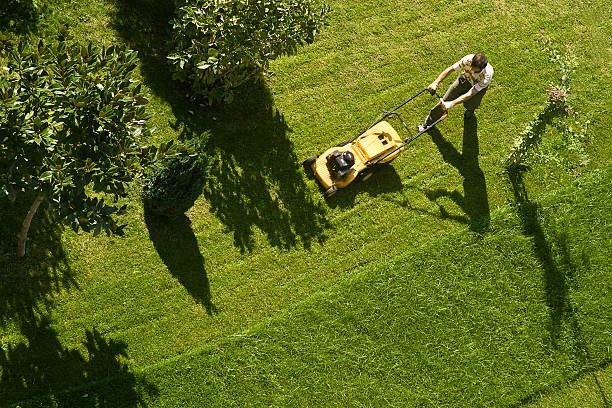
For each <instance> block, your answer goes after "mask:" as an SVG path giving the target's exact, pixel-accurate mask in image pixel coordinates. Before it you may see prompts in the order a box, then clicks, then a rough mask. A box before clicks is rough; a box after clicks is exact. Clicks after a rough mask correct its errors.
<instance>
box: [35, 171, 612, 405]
mask: <svg viewBox="0 0 612 408" xmlns="http://www.w3.org/2000/svg"><path fill="white" fill-rule="evenodd" d="M610 180H612V168H608V170H607V171H605V172H600V173H597V174H595V175H594V176H592V177H588V178H586V179H583V180H582V181H581V182H580V183H577V184H575V185H573V186H571V187H570V188H568V189H566V190H565V191H563V192H561V193H559V194H555V195H551V196H549V197H547V198H546V199H545V200H544V201H543V203H542V204H541V207H540V213H539V217H538V218H537V219H535V220H533V221H534V222H535V223H536V224H538V225H540V227H541V229H542V231H546V233H544V236H543V237H538V236H537V234H535V236H534V235H532V234H529V233H526V232H525V231H524V229H523V222H522V220H521V218H520V217H519V216H518V215H517V214H516V212H514V211H511V210H510V209H505V210H503V211H499V212H497V213H496V214H495V217H494V219H493V222H492V225H493V232H492V233H491V234H489V235H487V236H486V237H484V238H478V237H475V236H474V235H472V234H470V233H468V232H467V231H458V232H456V233H454V234H450V235H447V236H444V237H441V238H439V239H436V240H434V241H432V242H430V243H428V244H426V245H424V246H422V247H421V248H418V249H416V250H414V251H412V252H410V253H408V254H405V255H402V256H399V257H397V258H395V259H393V260H391V261H390V262H388V263H387V264H386V265H384V266H382V267H380V266H371V267H365V268H362V269H361V270H359V271H357V272H356V273H355V274H354V275H353V276H352V277H351V278H350V279H347V280H345V281H343V282H341V283H339V284H337V285H335V286H333V287H331V288H328V289H327V290H325V291H322V292H319V293H317V294H315V295H313V296H311V297H310V298H308V299H306V300H305V301H303V302H300V303H299V304H298V305H296V306H295V307H291V308H288V309H286V310H285V311H284V312H283V313H281V314H279V315H278V316H276V317H274V318H272V319H270V320H268V321H266V322H264V323H262V324H259V325H257V326H255V327H254V328H252V329H251V330H249V331H247V332H244V333H241V334H238V335H235V336H229V337H228V338H226V339H224V340H222V341H220V342H213V343H212V344H209V345H206V346H204V347H201V348H199V349H198V350H195V351H194V352H193V353H189V354H187V355H185V356H182V357H179V358H175V359H170V360H168V361H166V362H163V363H161V364H158V365H155V366H153V367H147V368H146V369H144V370H138V375H137V378H138V379H137V381H138V382H139V388H140V389H142V390H149V391H148V392H143V393H142V394H141V397H142V398H143V402H144V403H152V404H155V405H159V406H177V407H178V406H185V405H192V406H201V405H209V406H244V405H254V406H262V405H265V406H278V405H292V406H317V405H326V406H329V405H333V406H363V405H366V406H380V405H391V406H439V405H443V406H512V405H516V404H518V403H521V402H529V401H531V400H533V399H534V395H536V393H540V392H543V391H545V390H548V389H549V388H550V387H551V386H554V385H555V384H559V383H562V382H564V381H565V379H566V378H567V376H568V373H580V372H583V371H585V370H590V369H592V368H597V367H599V366H600V365H601V364H604V365H606V364H609V362H610V343H609V338H610V330H609V321H610V319H611V318H612V315H611V314H610V312H609V311H607V310H602V308H601V305H602V304H605V303H606V302H607V301H608V300H609V293H610V289H612V288H611V287H610V284H609V282H610V276H611V274H612V268H610V266H609V263H608V251H607V249H606V248H607V247H608V246H609V241H610V236H611V232H612V231H611V230H610V227H611V226H612V223H610V214H612V212H611V211H610V210H611V208H610V203H611V201H610V200H609V198H610V193H609V191H608V188H607V186H608V185H609V183H610ZM598 223H600V224H599V225H597V224H598ZM594 226H597V228H594ZM542 240H543V241H544V242H545V245H546V248H542V247H540V246H539V245H540V244H541V241H542ZM547 258H548V259H547ZM543 259H547V262H548V263H549V265H548V266H545V265H543ZM547 268H554V275H553V276H550V275H549V274H548V272H547ZM557 305H559V306H560V307H557ZM602 362H603V363H602ZM123 385H124V379H123V378H120V379H118V380H115V381H113V382H110V383H108V384H103V385H102V386H99V387H95V388H91V389H85V390H83V389H80V390H78V391H77V392H74V393H72V394H71V393H68V394H62V395H59V396H57V397H56V399H54V400H53V402H60V403H61V404H62V405H65V406H71V405H73V404H74V403H75V402H77V401H81V400H83V397H82V395H84V394H87V395H88V398H91V399H93V400H96V399H97V398H102V399H103V400H105V398H107V396H108V395H113V394H114V393H115V391H114V390H116V389H121V387H122V386H123ZM606 392H607V393H609V391H606V390H604V389H603V387H602V390H601V391H600V395H603V396H604V398H606V397H605V395H606ZM100 396H102V397H100ZM42 401H44V402H45V403H48V402H49V401H48V400H46V399H44V400H42ZM40 402H41V400H36V401H35V402H34V403H33V404H32V406H36V404H38V403H40ZM124 405H128V404H124ZM25 406H29V405H25Z"/></svg>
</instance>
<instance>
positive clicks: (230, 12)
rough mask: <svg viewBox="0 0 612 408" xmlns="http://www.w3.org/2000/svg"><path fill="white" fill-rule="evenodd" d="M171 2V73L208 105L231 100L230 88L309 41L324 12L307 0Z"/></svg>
mask: <svg viewBox="0 0 612 408" xmlns="http://www.w3.org/2000/svg"><path fill="white" fill-rule="evenodd" d="M181 5H182V6H181ZM177 6H179V7H178V10H177V16H176V18H175V19H174V20H173V22H172V27H173V33H172V49H174V52H173V53H172V54H170V55H169V56H168V61H169V63H170V65H171V69H172V71H173V78H174V79H176V80H178V81H181V82H185V83H188V84H189V85H190V86H191V88H192V90H193V92H194V93H195V94H198V95H202V96H205V97H206V98H207V99H208V101H209V103H211V104H212V103H214V102H220V101H225V102H229V101H231V99H232V98H233V95H232V90H233V89H235V88H236V87H238V86H240V85H241V84H243V83H244V82H246V81H248V80H251V79H253V78H255V77H257V76H258V75H259V74H260V73H262V72H265V71H266V70H267V69H268V65H269V62H270V61H271V60H274V59H275V58H277V57H279V56H281V55H291V54H295V53H296V52H297V50H298V47H300V46H302V45H303V44H310V43H312V42H313V41H314V39H315V36H316V35H317V34H318V33H319V32H320V31H321V29H322V27H323V26H324V25H325V21H326V16H327V14H328V12H329V8H328V7H327V6H322V7H320V8H317V7H315V6H314V4H313V2H312V0H303V1H289V0H177Z"/></svg>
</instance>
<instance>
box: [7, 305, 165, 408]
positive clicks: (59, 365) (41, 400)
mask: <svg viewBox="0 0 612 408" xmlns="http://www.w3.org/2000/svg"><path fill="white" fill-rule="evenodd" d="M20 329H21V332H22V334H23V335H24V336H25V338H26V341H24V342H21V343H19V344H17V345H8V346H4V347H2V348H0V401H6V402H18V401H19V400H23V399H28V400H29V401H25V402H24V404H20V406H23V407H25V406H29V404H31V405H32V406H55V403H58V404H59V406H66V407H75V406H78V407H84V408H86V407H116V406H126V407H130V406H132V407H133V406H138V405H141V404H142V403H143V399H142V396H141V392H145V393H147V394H149V395H152V396H154V395H156V394H157V390H156V388H155V387H154V386H152V385H150V384H148V383H147V382H146V381H144V380H142V379H138V380H137V378H136V376H135V375H134V374H133V373H131V372H130V370H129V368H128V366H127V365H126V363H125V360H127V359H128V358H129V356H128V354H127V345H126V344H125V343H124V342H121V341H115V340H112V339H111V340H107V339H105V338H104V336H102V334H101V333H100V332H99V331H97V330H96V329H95V328H94V329H92V330H86V331H85V341H84V342H83V348H85V349H86V350H87V356H86V357H85V356H83V355H82V354H81V352H80V351H79V350H78V349H68V348H65V347H64V346H62V344H61V343H60V341H59V339H58V335H57V332H56V331H55V330H54V329H53V328H52V327H51V324H50V320H49V319H48V318H47V317H46V316H43V317H32V319H27V320H22V321H21V322H20ZM100 380H105V384H106V383H108V384H109V385H106V386H103V387H100V388H99V389H98V387H96V386H95V384H94V383H95V382H97V381H100ZM137 383H138V387H137ZM75 387H77V388H79V387H82V388H83V389H82V390H81V389H80V388H79V391H77V392H72V394H66V393H65V392H64V391H65V390H67V389H74V388H75ZM137 388H138V389H137ZM141 390H142V391H141Z"/></svg>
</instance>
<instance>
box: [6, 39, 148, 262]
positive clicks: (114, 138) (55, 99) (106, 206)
mask: <svg viewBox="0 0 612 408" xmlns="http://www.w3.org/2000/svg"><path fill="white" fill-rule="evenodd" d="M6 57H7V59H8V65H7V66H6V67H4V68H3V69H2V70H1V71H0V194H2V193H4V194H6V195H7V196H8V197H9V199H10V200H11V201H13V202H14V201H15V199H16V197H17V195H18V194H21V193H28V195H27V196H31V197H35V198H34V201H33V202H32V204H31V206H30V209H29V212H28V214H27V216H26V217H25V219H24V221H23V224H22V227H21V231H20V232H19V234H18V246H17V247H18V248H17V254H18V256H20V257H22V256H24V255H25V246H26V241H27V239H28V231H29V228H30V224H31V221H32V218H33V217H34V215H35V214H36V211H37V210H38V208H39V206H40V205H41V204H43V203H46V204H47V205H48V206H50V208H52V209H53V210H54V211H57V213H58V214H59V216H60V218H61V219H62V221H63V222H64V223H66V224H68V225H69V226H70V227H72V228H73V229H74V230H75V231H79V230H83V231H86V232H93V233H94V234H98V233H100V232H101V231H104V232H106V233H107V234H109V235H110V234H118V235H121V234H123V229H124V227H125V225H119V224H118V222H117V218H116V216H117V215H119V214H121V213H123V212H124V211H125V208H126V207H125V206H118V205H117V204H116V203H117V201H118V200H119V199H120V198H121V197H125V196H126V195H127V191H128V190H127V188H128V183H129V182H130V181H131V180H133V179H134V178H135V177H136V176H138V174H140V173H141V172H142V165H141V160H142V159H146V158H147V157H149V156H150V155H152V154H155V153H156V152H155V149H154V148H146V147H144V146H142V145H141V141H142V140H143V139H144V138H145V137H146V136H147V135H149V133H150V132H149V130H148V129H147V126H146V121H147V115H146V113H145V105H146V103H147V99H146V98H144V97H143V96H141V85H140V84H137V83H136V81H134V80H133V79H132V76H133V72H134V69H135V68H136V66H137V55H136V53H135V52H133V51H128V50H124V49H119V48H115V47H110V48H98V47H94V46H93V45H91V44H89V45H88V46H84V45H79V44H77V43H73V42H70V41H69V40H67V39H65V38H60V39H59V40H58V41H51V42H43V40H40V42H39V43H38V45H32V44H31V43H26V42H20V43H19V44H18V46H17V47H15V48H13V49H12V50H10V51H9V53H8V55H7V56H6ZM108 198H110V201H111V203H108V202H107V200H106V199H108Z"/></svg>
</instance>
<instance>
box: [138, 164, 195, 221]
mask: <svg viewBox="0 0 612 408" xmlns="http://www.w3.org/2000/svg"><path fill="white" fill-rule="evenodd" d="M203 185H204V166H203V164H202V161H201V160H200V159H199V157H197V156H195V155H186V154H184V155H182V156H179V157H175V158H171V159H168V160H164V161H160V162H157V163H155V164H154V165H152V166H151V167H149V168H148V169H147V170H146V171H145V182H144V188H143V192H142V199H143V202H144V206H145V211H147V213H149V214H152V215H156V216H161V217H177V216H179V215H181V214H184V213H185V212H186V211H187V210H189V209H190V208H191V207H192V206H193V203H194V202H195V200H196V199H197V198H198V197H199V196H200V194H202V187H203Z"/></svg>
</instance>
